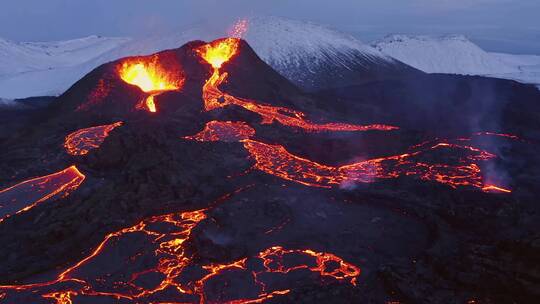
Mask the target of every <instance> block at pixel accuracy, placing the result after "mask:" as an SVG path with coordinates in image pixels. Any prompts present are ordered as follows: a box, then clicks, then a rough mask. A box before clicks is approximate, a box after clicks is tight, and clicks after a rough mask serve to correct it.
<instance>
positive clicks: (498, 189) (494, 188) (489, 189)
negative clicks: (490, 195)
mask: <svg viewBox="0 0 540 304" xmlns="http://www.w3.org/2000/svg"><path fill="white" fill-rule="evenodd" d="M482 190H484V191H485V192H503V193H512V190H509V189H505V188H502V187H499V186H494V185H486V186H484V187H483V188H482Z"/></svg>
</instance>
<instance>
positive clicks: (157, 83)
mask: <svg viewBox="0 0 540 304" xmlns="http://www.w3.org/2000/svg"><path fill="white" fill-rule="evenodd" d="M118 72H119V74H120V78H122V80H124V81H125V82H127V83H129V84H132V85H136V86H138V87H139V88H140V89H141V90H142V91H144V92H146V93H149V96H147V98H146V99H145V100H143V101H142V102H141V103H140V104H139V105H138V106H137V108H146V109H147V110H148V111H149V112H156V111H157V109H156V104H155V96H157V95H159V94H160V93H163V92H166V91H175V90H180V89H181V88H182V86H183V85H184V81H185V78H184V76H183V75H182V74H181V73H179V72H170V71H169V70H168V69H167V67H164V66H161V64H160V63H159V57H158V55H154V56H151V57H148V58H146V57H144V58H139V59H128V60H126V61H125V62H123V63H122V64H121V66H120V68H119V69H118Z"/></svg>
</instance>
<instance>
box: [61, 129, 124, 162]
mask: <svg viewBox="0 0 540 304" xmlns="http://www.w3.org/2000/svg"><path fill="white" fill-rule="evenodd" d="M121 125H122V122H121V121H119V122H116V123H113V124H110V125H103V126H96V127H90V128H85V129H80V130H77V131H75V132H73V133H70V134H69V135H68V136H66V139H65V141H64V147H65V148H66V151H67V153H68V154H71V155H86V154H87V153H88V152H89V151H90V150H92V149H97V148H99V146H101V144H102V143H103V141H104V140H105V138H107V136H109V133H110V132H111V131H112V130H114V129H115V128H117V127H119V126H121Z"/></svg>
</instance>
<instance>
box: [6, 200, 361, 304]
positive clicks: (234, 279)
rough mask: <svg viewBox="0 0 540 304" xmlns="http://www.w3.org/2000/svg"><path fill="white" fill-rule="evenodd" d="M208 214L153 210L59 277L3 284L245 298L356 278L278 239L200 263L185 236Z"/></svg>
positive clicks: (123, 295)
mask: <svg viewBox="0 0 540 304" xmlns="http://www.w3.org/2000/svg"><path fill="white" fill-rule="evenodd" d="M206 218H207V215H206V210H197V211H191V212H184V213H172V214H166V215H161V216H154V217H150V218H148V219H145V220H143V221H141V222H139V223H137V224H136V225H134V226H132V227H128V228H125V229H122V230H120V231H117V232H114V233H111V234H109V235H107V236H106V237H105V239H104V240H103V241H102V242H101V243H100V244H99V245H98V246H97V248H96V249H94V251H92V252H91V253H90V254H89V255H88V256H87V257H85V258H83V259H82V260H80V261H79V262H78V263H76V264H75V265H73V266H72V267H69V268H67V269H65V270H64V271H62V272H61V273H60V274H59V275H58V276H57V277H56V278H55V279H54V280H52V281H49V282H43V283H33V284H26V285H5V286H0V292H1V293H3V294H4V298H5V299H9V300H10V301H12V302H21V303H22V302H25V303H36V302H39V301H40V300H41V301H42V300H43V299H53V300H55V301H56V303H57V304H64V303H73V302H74V301H75V300H76V299H81V300H82V299H86V300H87V301H90V302H96V301H101V300H110V301H115V302H118V303H158V302H159V303H165V302H167V303H173V302H174V303H179V302H181V303H238V304H242V303H261V302H263V301H265V300H268V299H271V298H276V297H279V296H282V295H285V294H287V293H289V292H291V290H293V289H294V288H296V287H301V286H302V284H305V282H306V281H308V280H312V279H313V278H318V279H319V280H320V282H319V283H317V282H313V283H315V284H320V283H324V282H325V281H326V282H336V281H337V282H342V283H343V284H350V285H356V283H357V279H358V277H359V275H360V272H361V271H360V268H359V267H357V266H355V265H353V264H351V263H348V262H346V261H344V260H343V259H342V258H340V257H338V256H336V255H334V254H331V253H325V252H317V251H314V250H310V249H286V248H284V247H281V246H273V247H270V248H268V249H266V250H263V251H261V252H259V253H257V254H255V255H254V256H250V257H245V258H241V259H238V260H234V261H231V262H229V263H222V264H221V263H220V264H203V265H200V264H198V263H197V262H196V259H195V255H194V254H193V253H191V252H190V250H188V249H187V246H186V242H187V241H188V240H189V239H190V237H191V234H192V231H193V229H194V228H195V227H196V226H197V225H198V224H199V223H200V222H201V221H202V220H204V219H206ZM289 276H290V277H291V279H288V278H289ZM235 284H238V285H235ZM236 286H237V287H238V288H235V287H236Z"/></svg>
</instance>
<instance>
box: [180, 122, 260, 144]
mask: <svg viewBox="0 0 540 304" xmlns="http://www.w3.org/2000/svg"><path fill="white" fill-rule="evenodd" d="M254 135H255V130H254V129H253V128H252V127H250V126H249V125H248V124H246V123H245V122H241V121H238V122H233V121H215V120H214V121H210V122H208V123H207V124H206V126H205V127H204V130H202V131H201V132H200V133H198V134H196V135H194V136H186V137H184V138H185V139H191V140H196V141H225V142H231V141H232V142H234V141H240V140H242V139H248V138H250V137H252V136H254Z"/></svg>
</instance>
